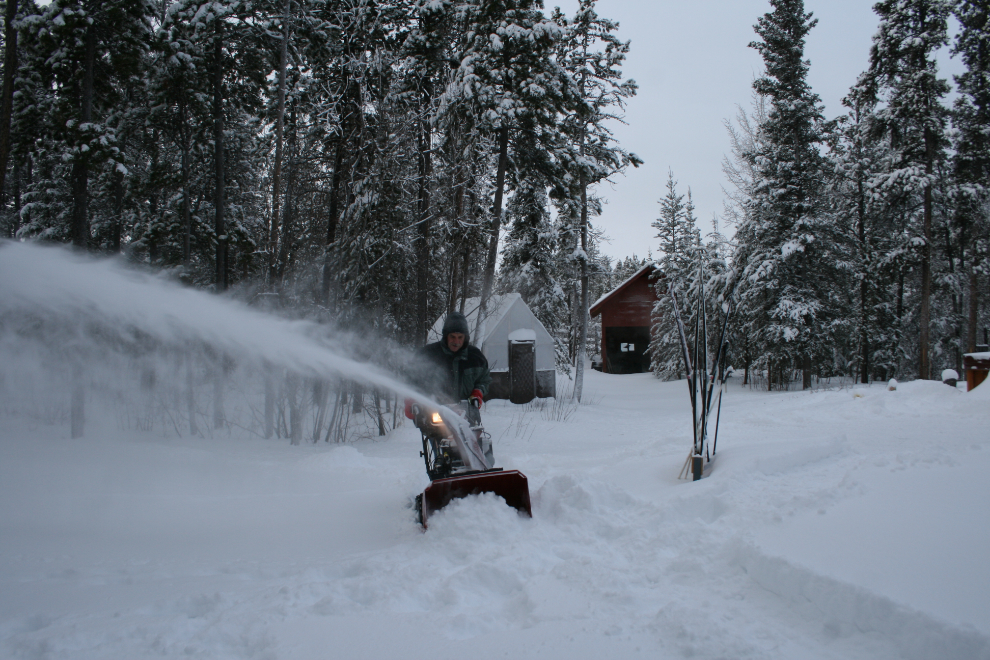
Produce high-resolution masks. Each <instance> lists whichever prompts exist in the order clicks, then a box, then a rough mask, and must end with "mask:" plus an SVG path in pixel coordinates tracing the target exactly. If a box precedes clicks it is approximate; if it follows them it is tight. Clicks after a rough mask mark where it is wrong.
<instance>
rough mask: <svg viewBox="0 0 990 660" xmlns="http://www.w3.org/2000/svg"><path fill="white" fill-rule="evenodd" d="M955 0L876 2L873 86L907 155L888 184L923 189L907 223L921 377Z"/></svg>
mask: <svg viewBox="0 0 990 660" xmlns="http://www.w3.org/2000/svg"><path fill="white" fill-rule="evenodd" d="M950 9H951V4H950V2H949V1H948V0H883V1H882V2H878V3H877V4H876V5H875V6H874V11H876V13H877V14H878V15H879V16H880V27H879V29H878V31H877V34H876V35H875V36H874V37H873V46H872V48H871V50H870V69H869V72H868V76H869V80H870V89H871V90H873V91H874V93H875V94H876V95H877V98H878V99H879V101H880V102H881V103H882V104H883V107H882V109H880V110H878V111H877V119H878V125H879V126H880V128H881V129H882V130H883V131H884V133H885V135H887V136H888V137H889V139H890V140H891V145H892V147H893V148H894V149H896V150H897V152H898V154H899V156H900V159H899V161H900V162H899V163H898V164H897V166H896V169H894V170H893V171H892V172H891V173H890V176H889V177H888V183H887V185H888V186H893V185H899V186H901V187H903V188H904V189H905V190H907V191H911V192H914V193H916V194H917V195H919V196H920V198H921V199H920V205H919V206H920V213H911V214H910V215H909V216H908V217H907V218H906V221H907V227H908V229H909V231H910V233H911V235H912V239H911V240H912V242H913V243H914V244H915V245H916V246H917V248H918V252H920V254H919V257H918V260H919V261H920V267H921V273H920V277H921V281H920V293H919V301H918V302H919V312H918V351H917V358H918V362H917V364H918V376H919V377H920V378H931V377H932V376H933V364H932V359H931V353H930V350H931V345H932V342H931V337H930V333H931V325H932V313H931V304H932V302H931V298H932V247H933V244H934V240H935V227H934V225H933V223H934V222H935V208H934V207H935V199H934V195H935V187H936V184H937V179H936V177H937V175H938V171H937V170H938V168H939V166H940V165H941V164H942V163H943V162H944V160H945V146H946V135H945V127H946V119H947V116H948V111H947V109H946V108H945V107H944V106H943V105H942V98H943V97H944V96H945V95H946V94H948V92H949V85H948V83H947V82H946V81H945V80H944V79H943V78H941V77H939V75H938V65H937V63H936V61H935V53H936V51H938V49H939V48H941V47H942V46H944V45H945V44H947V43H948V31H947V30H948V25H947V19H948V16H949V11H950Z"/></svg>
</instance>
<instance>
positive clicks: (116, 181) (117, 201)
mask: <svg viewBox="0 0 990 660" xmlns="http://www.w3.org/2000/svg"><path fill="white" fill-rule="evenodd" d="M111 176H112V177H113V215H114V219H113V229H112V230H111V232H112V233H111V235H110V252H112V253H113V254H120V238H121V235H122V233H123V230H124V175H123V174H122V173H121V172H118V171H116V170H115V171H114V173H113V174H112V175H111Z"/></svg>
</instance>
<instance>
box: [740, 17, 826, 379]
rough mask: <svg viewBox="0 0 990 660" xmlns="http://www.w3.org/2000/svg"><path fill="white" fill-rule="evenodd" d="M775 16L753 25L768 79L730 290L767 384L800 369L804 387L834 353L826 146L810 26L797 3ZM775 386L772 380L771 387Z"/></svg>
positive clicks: (750, 156)
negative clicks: (824, 204) (824, 206)
mask: <svg viewBox="0 0 990 660" xmlns="http://www.w3.org/2000/svg"><path fill="white" fill-rule="evenodd" d="M770 4H771V6H772V7H773V11H771V12H769V13H767V14H765V15H764V16H763V17H761V18H760V19H759V21H758V23H757V24H756V26H754V29H755V30H756V32H757V34H758V35H759V36H760V37H761V38H762V41H756V42H753V43H751V44H750V45H751V47H753V48H755V49H756V50H757V51H759V53H760V54H761V55H762V56H763V60H764V63H765V66H766V71H765V73H764V75H763V76H762V77H760V78H758V79H757V80H756V81H755V82H754V83H753V87H754V89H755V90H756V92H757V93H758V94H760V95H761V96H764V97H766V99H767V100H768V102H769V109H768V112H767V118H766V120H765V121H764V122H762V123H761V125H760V126H759V133H760V140H759V141H758V142H756V143H754V145H753V146H754V150H753V151H751V152H747V153H746V154H745V156H746V159H747V160H748V161H749V164H750V167H751V168H752V173H753V177H754V178H753V181H752V186H753V189H752V195H751V196H750V197H749V199H748V200H747V201H746V204H747V209H746V216H745V218H744V220H743V222H742V223H741V224H740V226H739V228H738V231H737V234H736V239H737V241H738V250H737V253H736V255H735V258H734V260H733V262H734V272H733V273H732V274H731V276H730V283H731V286H732V287H733V288H734V289H735V293H736V295H737V296H738V304H739V307H740V310H739V312H740V313H739V316H738V317H737V319H738V322H739V323H741V324H742V332H744V333H745V334H747V335H748V336H749V338H750V341H751V343H752V344H753V346H754V347H753V357H754V359H757V360H759V361H760V362H761V363H762V364H763V365H765V367H766V369H767V371H768V374H771V377H770V378H768V383H771V384H773V383H782V382H784V381H785V380H786V378H785V373H786V372H787V370H789V369H790V368H793V367H795V366H796V367H799V368H801V369H802V371H803V373H804V386H805V387H809V386H810V384H811V383H810V380H811V368H812V364H814V363H815V362H818V361H821V360H823V359H824V358H825V357H827V356H828V355H829V353H830V351H829V348H830V346H829V332H830V330H831V328H830V321H831V319H830V318H829V316H828V313H829V310H830V305H829V300H828V297H829V284H830V282H831V281H833V277H832V275H831V274H830V273H829V272H828V270H827V264H828V263H829V256H830V255H829V249H830V241H829V240H828V238H827V232H828V228H827V227H826V226H825V223H824V222H823V221H822V218H821V214H820V207H821V190H820V186H821V173H822V163H821V156H820V152H819V148H818V146H819V145H820V144H821V142H822V140H823V135H822V127H821V124H822V115H821V106H820V101H819V98H818V96H817V95H816V94H814V93H813V92H812V91H811V88H810V87H809V85H808V82H807V75H808V68H809V62H807V61H806V60H805V59H804V42H805V37H806V35H807V34H808V32H809V31H810V30H811V29H812V28H813V27H814V26H815V24H816V22H817V21H816V20H813V19H812V15H811V13H810V12H809V13H805V11H804V2H803V0H771V3H770ZM775 379H776V380H775Z"/></svg>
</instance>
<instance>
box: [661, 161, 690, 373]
mask: <svg viewBox="0 0 990 660" xmlns="http://www.w3.org/2000/svg"><path fill="white" fill-rule="evenodd" d="M666 185H667V194H666V195H664V197H663V198H662V199H661V200H660V217H659V218H657V219H656V220H655V221H654V222H653V227H654V229H656V230H657V238H659V239H660V243H659V259H657V267H658V268H659V269H660V273H661V274H662V279H659V280H657V281H656V282H655V283H654V285H655V286H656V287H657V295H658V296H659V297H660V299H659V300H658V301H657V302H656V304H655V305H654V307H653V326H652V328H651V337H650V360H651V367H652V369H653V373H654V374H655V375H656V376H657V378H664V379H669V378H680V377H681V375H682V374H683V373H684V365H683V364H682V362H683V359H682V357H681V343H680V338H679V334H678V330H677V323H676V320H675V316H674V311H673V307H672V303H671V299H670V293H671V291H672V292H673V293H674V295H675V296H676V297H677V300H678V303H679V306H680V309H681V313H682V314H683V313H684V311H685V310H687V307H686V306H687V305H688V304H689V299H688V292H689V291H690V290H691V289H692V288H693V287H692V284H693V283H694V282H695V281H696V280H697V278H698V268H697V264H698V259H699V258H700V256H701V253H700V248H701V234H700V232H699V231H698V227H697V226H696V219H695V217H694V211H693V205H692V204H691V202H690V201H688V202H687V203H685V199H684V195H683V194H681V193H679V192H677V182H676V181H675V180H674V172H673V171H669V172H668V173H667V184H666Z"/></svg>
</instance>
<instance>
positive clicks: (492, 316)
mask: <svg viewBox="0 0 990 660" xmlns="http://www.w3.org/2000/svg"><path fill="white" fill-rule="evenodd" d="M520 298H522V295H521V294H519V293H505V294H501V295H492V297H491V298H489V299H488V310H487V312H488V319H487V321H486V322H485V336H484V337H475V336H473V335H474V329H475V327H477V324H478V309H479V308H480V307H481V298H468V299H467V300H466V301H465V302H464V316H466V317H467V321H468V328H469V329H470V331H471V335H472V337H471V343H472V344H474V345H475V346H481V345H482V344H484V343H485V340H486V339H488V335H490V334H491V333H492V331H493V330H495V328H496V327H498V324H499V322H500V321H501V320H502V317H503V316H505V314H506V312H508V311H509V308H510V307H512V305H513V303H515V301H516V300H518V299H520ZM446 317H447V315H446V314H444V315H443V316H441V317H440V318H438V319H437V320H436V322H435V323H434V324H433V327H432V328H430V332H429V339H428V341H440V339H441V338H442V337H443V321H444V319H445V318H446Z"/></svg>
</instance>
